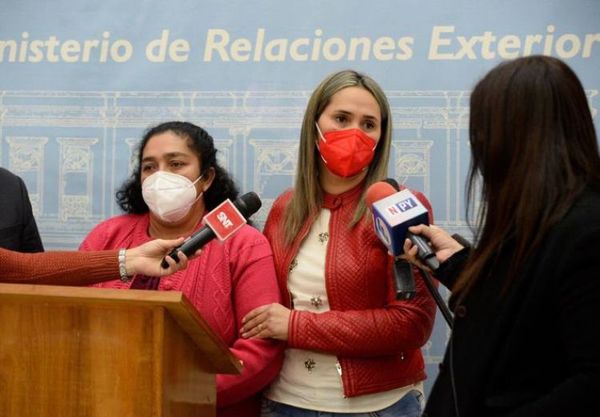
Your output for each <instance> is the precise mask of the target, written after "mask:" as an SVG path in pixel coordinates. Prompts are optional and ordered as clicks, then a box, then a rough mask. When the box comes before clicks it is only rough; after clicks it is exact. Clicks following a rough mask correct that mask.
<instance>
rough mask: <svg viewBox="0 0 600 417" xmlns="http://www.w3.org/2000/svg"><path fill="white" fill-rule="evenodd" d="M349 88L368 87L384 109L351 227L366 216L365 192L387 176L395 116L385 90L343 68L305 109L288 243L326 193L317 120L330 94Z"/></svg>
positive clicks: (288, 218) (288, 217)
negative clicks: (372, 156)
mask: <svg viewBox="0 0 600 417" xmlns="http://www.w3.org/2000/svg"><path fill="white" fill-rule="evenodd" d="M348 87H360V88H364V89H365V90H367V91H368V92H369V93H371V94H372V95H373V97H374V98H375V100H376V101H377V104H379V109H380V111H381V137H380V139H379V142H378V145H377V148H375V156H374V158H373V161H371V164H370V165H369V168H368V170H367V176H366V178H365V182H364V189H363V196H362V197H361V199H360V202H359V204H358V206H357V207H356V211H355V213H354V218H353V219H352V223H351V224H350V227H353V226H354V225H356V224H357V223H358V222H359V221H360V220H361V218H363V217H364V216H365V213H366V209H367V207H366V203H365V200H364V193H365V192H366V190H367V188H368V187H369V186H370V185H371V184H373V183H375V182H377V181H380V180H382V179H383V178H385V177H386V176H387V169H388V162H389V156H390V148H391V142H392V119H391V113H390V105H389V103H388V100H387V97H386V96H385V93H384V92H383V90H382V89H381V87H380V86H379V85H378V84H377V83H376V82H375V81H374V80H373V79H372V78H370V77H369V76H367V75H365V74H361V73H359V72H356V71H352V70H344V71H339V72H336V73H333V74H331V75H329V76H328V77H327V78H325V79H324V80H323V81H321V83H320V84H319V85H318V86H317V88H316V89H315V91H314V92H313V93H312V95H311V97H310V99H309V100H308V105H307V106H306V111H305V112H304V120H303V122H302V130H301V131H300V149H299V150H298V165H297V167H296V182H295V186H294V194H293V196H292V199H291V200H290V203H289V205H288V206H287V208H286V211H285V225H284V241H285V242H286V243H287V244H289V243H291V242H292V241H293V240H294V238H295V237H296V235H297V234H298V233H299V231H300V228H301V227H302V225H303V224H304V222H305V221H306V219H307V218H308V217H309V216H310V215H311V214H313V213H316V212H317V211H318V210H319V209H320V208H321V204H322V200H323V192H322V190H321V187H320V184H319V178H318V173H319V164H318V162H319V158H320V157H319V151H318V150H317V147H316V146H315V138H316V137H317V129H316V122H317V120H318V119H319V117H320V116H321V113H323V111H324V110H325V108H326V107H327V105H328V104H329V102H330V101H331V97H333V95H334V94H336V93H337V92H338V91H340V90H342V89H344V88H348Z"/></svg>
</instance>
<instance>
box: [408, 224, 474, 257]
mask: <svg viewBox="0 0 600 417" xmlns="http://www.w3.org/2000/svg"><path fill="white" fill-rule="evenodd" d="M408 230H409V232H410V233H412V234H413V235H415V236H419V237H420V236H422V237H424V238H425V239H427V240H428V241H429V242H430V243H431V247H432V248H433V250H434V251H435V256H436V258H437V260H438V261H439V262H444V261H445V260H446V259H448V258H450V257H451V256H452V255H454V254H455V253H456V252H458V251H460V250H461V249H463V248H464V247H465V246H466V245H467V243H466V242H463V243H461V240H462V239H464V238H462V237H461V236H459V235H453V236H450V235H449V234H448V233H446V231H444V230H443V229H441V228H439V227H437V226H434V225H430V226H426V225H424V224H421V225H417V226H411V227H409V228H408ZM417 254H418V247H416V245H414V244H413V242H412V241H411V240H410V239H406V240H405V242H404V257H405V258H406V259H407V260H409V262H411V263H419V261H418V260H417Z"/></svg>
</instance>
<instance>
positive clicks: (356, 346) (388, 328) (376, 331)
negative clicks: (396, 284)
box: [288, 273, 436, 357]
mask: <svg viewBox="0 0 600 417" xmlns="http://www.w3.org/2000/svg"><path fill="white" fill-rule="evenodd" d="M390 279H391V277H390ZM415 282H416V288H417V293H416V295H415V297H414V298H413V299H412V300H410V301H397V300H395V295H394V292H393V291H392V292H391V293H390V295H389V297H390V298H389V299H390V301H389V302H388V304H387V305H386V306H385V307H384V308H378V309H368V310H347V311H328V312H325V313H321V314H315V313H310V312H306V311H296V310H293V311H292V315H291V318H290V330H289V340H288V345H289V346H290V347H295V348H300V349H307V350H317V351H322V352H327V353H331V354H335V355H342V356H350V357H351V356H356V357H369V356H380V355H388V354H394V353H398V352H402V351H406V350H413V349H419V348H421V347H422V346H423V345H424V344H425V343H426V342H427V340H429V337H430V336H431V331H432V329H433V322H434V319H435V312H436V310H435V308H436V306H435V302H434V300H433V298H432V297H431V296H430V295H429V293H428V291H427V288H426V287H425V284H424V283H423V279H422V278H421V276H420V273H419V274H417V273H415Z"/></svg>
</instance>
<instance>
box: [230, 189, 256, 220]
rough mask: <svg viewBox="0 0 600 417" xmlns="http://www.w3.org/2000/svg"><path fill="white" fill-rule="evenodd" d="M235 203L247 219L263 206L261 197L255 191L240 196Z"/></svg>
mask: <svg viewBox="0 0 600 417" xmlns="http://www.w3.org/2000/svg"><path fill="white" fill-rule="evenodd" d="M234 204H235V206H236V207H237V209H238V210H239V211H240V213H242V216H244V217H245V218H246V219H247V218H248V217H250V216H252V215H253V214H254V213H256V212H257V211H258V209H260V207H261V206H262V202H261V201H260V198H259V197H258V195H257V194H256V193H255V192H253V191H250V192H249V193H246V194H244V195H243V196H241V197H240V198H238V199H237V200H236V201H235V203H234Z"/></svg>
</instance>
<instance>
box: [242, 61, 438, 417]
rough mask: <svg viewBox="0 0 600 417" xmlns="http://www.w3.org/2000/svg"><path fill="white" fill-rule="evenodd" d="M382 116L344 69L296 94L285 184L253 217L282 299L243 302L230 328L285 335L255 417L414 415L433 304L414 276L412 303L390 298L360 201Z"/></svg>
mask: <svg viewBox="0 0 600 417" xmlns="http://www.w3.org/2000/svg"><path fill="white" fill-rule="evenodd" d="M391 117H392V115H391V112H390V107H389V103H388V100H387V97H386V96H385V93H384V92H383V90H382V89H381V87H380V86H379V85H378V84H377V83H376V82H375V81H374V80H373V79H372V78H370V77H369V76H367V75H365V74H361V73H358V72H356V71H352V70H345V71H339V72H336V73H334V74H331V75H330V76H328V77H327V78H325V79H324V80H323V81H322V82H321V83H320V84H319V85H318V86H317V88H316V89H315V91H314V92H313V93H312V95H311V97H310V99H309V101H308V105H307V108H306V111H305V114H304V121H303V124H302V130H301V132H300V151H299V155H298V165H297V168H296V169H297V171H296V184H295V187H294V189H293V190H288V191H286V192H284V193H283V194H282V195H281V196H279V197H278V198H277V200H276V201H275V202H274V204H273V207H272V208H271V211H270V213H269V216H268V218H267V222H266V225H265V235H266V236H267V238H268V239H269V241H270V242H271V245H272V247H273V253H274V256H275V265H276V269H277V275H278V279H279V284H280V288H281V289H282V292H283V293H282V298H283V299H284V300H285V302H284V303H283V304H273V303H272V304H270V305H266V306H262V307H260V308H257V309H255V310H253V311H252V312H251V313H249V314H248V315H247V316H246V317H245V319H244V328H243V329H242V331H243V336H245V337H248V338H251V339H252V338H273V339H277V340H285V341H286V343H287V349H286V352H285V359H284V364H283V368H282V371H281V373H280V375H279V377H278V378H277V379H276V380H275V382H274V383H273V384H272V385H271V387H270V388H269V390H268V391H266V393H265V396H266V398H265V400H264V402H263V410H262V416H263V417H275V416H295V417H301V416H316V415H336V416H340V417H342V416H352V417H362V416H365V417H367V416H373V415H377V416H396V417H418V416H419V415H420V414H421V405H422V399H423V380H424V379H425V377H426V375H425V364H424V360H423V356H422V354H421V347H422V346H423V345H424V344H425V343H426V342H427V340H428V339H429V336H430V334H431V330H432V327H433V321H434V317H435V303H434V301H433V299H432V298H431V296H430V295H429V294H428V292H427V290H426V288H425V286H424V284H423V281H422V280H420V279H419V280H418V281H417V293H416V296H415V297H414V298H413V299H412V300H410V301H400V300H397V299H396V290H395V287H394V284H393V268H392V266H393V260H392V257H391V256H390V255H389V254H388V252H387V249H386V247H385V245H384V244H383V243H382V242H381V241H380V240H379V238H378V237H377V235H376V234H375V231H374V229H373V223H372V220H371V217H370V213H369V211H368V210H367V205H366V202H365V194H366V192H367V189H368V188H369V186H370V185H372V184H374V183H375V182H378V181H381V180H382V179H384V178H386V177H387V171H388V161H389V155H390V148H391V143H392V120H391ZM415 193H416V195H417V197H418V198H419V200H420V201H421V202H422V203H423V204H424V205H425V206H426V207H428V208H429V209H430V204H429V202H428V201H427V199H426V198H425V196H424V195H423V194H421V193H417V192H415Z"/></svg>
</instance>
